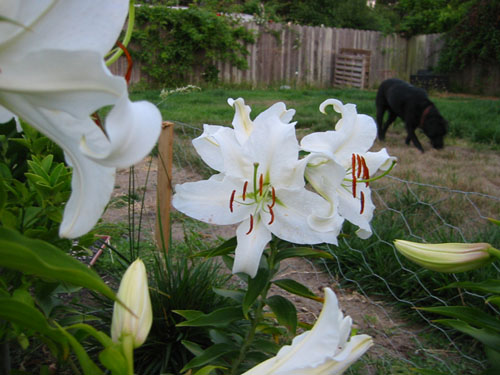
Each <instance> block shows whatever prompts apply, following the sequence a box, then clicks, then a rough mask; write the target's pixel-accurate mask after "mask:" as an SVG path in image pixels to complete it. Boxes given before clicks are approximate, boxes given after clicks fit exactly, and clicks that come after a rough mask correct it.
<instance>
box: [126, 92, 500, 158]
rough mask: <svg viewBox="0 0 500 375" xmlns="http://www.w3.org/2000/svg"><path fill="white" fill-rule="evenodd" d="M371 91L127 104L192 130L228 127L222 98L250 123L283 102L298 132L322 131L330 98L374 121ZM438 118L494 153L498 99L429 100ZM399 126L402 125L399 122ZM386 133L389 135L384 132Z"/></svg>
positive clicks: (148, 95) (188, 97) (328, 124)
mask: <svg viewBox="0 0 500 375" xmlns="http://www.w3.org/2000/svg"><path fill="white" fill-rule="evenodd" d="M375 96H376V91H368V90H365V91H361V90H356V89H328V90H326V89H325V90H319V89H318V90H314V89H306V90H278V89H267V90H242V89H223V88H220V89H203V90H201V91H194V92H190V93H179V94H173V95H170V96H167V97H166V98H165V99H164V100H161V99H160V91H158V90H154V91H153V90H152V91H140V92H135V93H132V98H133V99H136V100H137V99H146V100H149V101H151V102H153V103H155V104H158V106H159V108H160V110H161V111H162V114H163V118H164V119H165V120H170V121H177V122H183V123H187V124H190V125H194V126H201V125H202V124H204V123H206V124H218V125H230V124H231V120H232V118H233V113H234V111H233V109H232V108H231V107H230V106H229V105H228V104H227V98H230V97H231V98H235V99H236V98H238V97H242V98H244V99H245V102H246V103H247V104H249V105H250V106H251V107H252V118H254V117H255V116H256V115H257V114H258V113H260V112H262V111H263V110H264V109H266V108H268V107H269V106H270V105H271V104H273V103H275V102H278V101H283V102H284V103H285V104H286V105H287V108H294V109H296V110H297V113H296V115H295V117H294V119H295V121H297V129H299V131H305V132H311V131H325V130H330V129H332V128H333V124H335V122H336V121H337V119H338V118H339V117H338V115H337V114H336V113H335V114H331V115H328V116H325V115H323V114H321V113H320V112H319V110H318V107H319V105H320V103H321V102H323V101H324V100H325V99H329V98H336V99H339V100H341V101H342V102H343V103H344V104H345V103H354V104H356V105H357V109H358V113H364V114H367V115H370V116H372V117H374V118H375V114H376V113H375ZM430 98H431V100H433V101H434V103H435V104H436V106H437V107H438V109H439V110H440V112H441V114H442V115H443V117H444V118H446V120H448V122H449V130H450V132H449V135H450V136H451V137H458V138H462V139H466V140H469V141H472V142H476V143H480V144H483V145H486V146H487V147H491V148H494V149H499V148H500V100H494V99H481V98H478V97H466V96H445V95H441V94H439V95H438V94H436V95H432V93H431V95H430ZM398 121H399V126H402V123H401V121H400V120H398ZM389 131H390V130H389Z"/></svg>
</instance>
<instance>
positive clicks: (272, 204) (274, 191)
mask: <svg viewBox="0 0 500 375" xmlns="http://www.w3.org/2000/svg"><path fill="white" fill-rule="evenodd" d="M271 197H272V200H273V201H272V203H271V206H270V207H269V208H273V207H274V205H275V204H276V190H274V186H271Z"/></svg>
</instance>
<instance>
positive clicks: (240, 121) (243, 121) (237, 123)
mask: <svg viewBox="0 0 500 375" xmlns="http://www.w3.org/2000/svg"><path fill="white" fill-rule="evenodd" d="M227 103H228V104H229V105H230V106H231V107H234V118H233V122H232V124H233V128H234V132H235V135H236V139H237V140H238V142H239V143H240V144H241V145H242V144H243V143H245V142H246V140H247V139H248V137H249V136H250V134H251V133H252V131H253V123H252V120H251V119H250V112H251V111H252V109H251V108H250V106H248V105H246V104H245V100H243V98H238V99H236V100H234V99H232V98H229V99H228V100H227Z"/></svg>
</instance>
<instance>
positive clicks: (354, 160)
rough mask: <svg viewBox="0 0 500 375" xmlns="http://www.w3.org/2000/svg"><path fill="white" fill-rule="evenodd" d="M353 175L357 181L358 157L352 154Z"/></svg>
mask: <svg viewBox="0 0 500 375" xmlns="http://www.w3.org/2000/svg"><path fill="white" fill-rule="evenodd" d="M351 173H352V179H353V180H355V179H356V155H355V154H352V168H351Z"/></svg>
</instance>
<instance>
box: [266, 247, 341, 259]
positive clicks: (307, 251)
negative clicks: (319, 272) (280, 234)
mask: <svg viewBox="0 0 500 375" xmlns="http://www.w3.org/2000/svg"><path fill="white" fill-rule="evenodd" d="M294 257H308V258H325V259H333V256H332V254H330V253H327V252H326V251H322V250H316V249H312V248H310V247H293V248H289V249H285V250H280V251H278V254H277V255H276V258H275V260H276V262H280V261H282V260H283V259H287V258H294Z"/></svg>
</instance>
